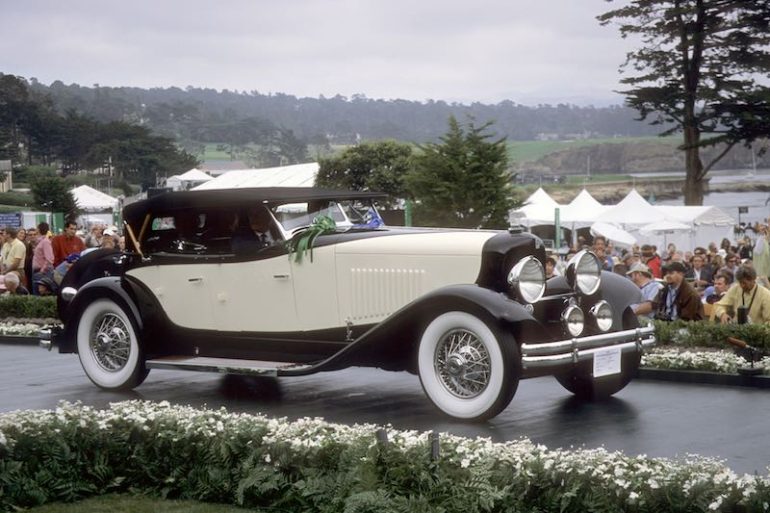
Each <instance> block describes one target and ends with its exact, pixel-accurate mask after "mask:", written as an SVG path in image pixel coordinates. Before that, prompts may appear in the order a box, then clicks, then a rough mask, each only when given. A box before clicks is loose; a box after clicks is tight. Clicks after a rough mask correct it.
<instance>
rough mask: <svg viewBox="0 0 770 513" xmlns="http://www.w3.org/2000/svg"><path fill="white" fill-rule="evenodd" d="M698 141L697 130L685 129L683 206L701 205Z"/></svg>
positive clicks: (693, 128) (701, 187)
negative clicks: (685, 173) (685, 172)
mask: <svg viewBox="0 0 770 513" xmlns="http://www.w3.org/2000/svg"><path fill="white" fill-rule="evenodd" d="M699 139H700V133H699V132H698V129H697V128H695V127H687V128H685V130H684V146H685V149H684V152H685V166H686V170H687V175H686V178H685V181H684V187H683V188H682V193H683V194H684V204H685V205H694V206H701V205H703V178H702V175H703V161H702V160H701V158H700V148H699V147H698V146H697V144H698V141H699Z"/></svg>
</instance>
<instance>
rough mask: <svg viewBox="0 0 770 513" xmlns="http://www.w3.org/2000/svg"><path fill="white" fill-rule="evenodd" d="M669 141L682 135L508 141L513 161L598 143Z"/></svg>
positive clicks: (673, 142) (674, 141)
mask: <svg viewBox="0 0 770 513" xmlns="http://www.w3.org/2000/svg"><path fill="white" fill-rule="evenodd" d="M645 142H647V143H661V142H664V143H667V144H671V146H676V145H677V144H681V137H675V136H672V137H663V138H661V137H656V136H649V137H608V138H604V139H576V140H572V141H508V158H509V159H510V161H511V162H512V163H518V162H534V161H536V160H538V159H540V158H542V157H544V156H546V155H548V154H549V153H555V152H557V151H562V150H570V149H574V148H584V147H586V146H595V145H597V144H620V143H645Z"/></svg>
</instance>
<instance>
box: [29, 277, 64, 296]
mask: <svg viewBox="0 0 770 513" xmlns="http://www.w3.org/2000/svg"><path fill="white" fill-rule="evenodd" d="M33 286H34V287H35V290H34V293H35V295H36V296H53V295H55V294H56V291H57V290H58V287H57V286H56V282H55V281H53V278H51V277H50V276H39V279H36V280H35V282H34V283H33Z"/></svg>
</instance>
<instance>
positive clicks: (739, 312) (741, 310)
mask: <svg viewBox="0 0 770 513" xmlns="http://www.w3.org/2000/svg"><path fill="white" fill-rule="evenodd" d="M735 313H736V315H735V322H737V323H738V324H748V323H749V309H748V307H746V306H739V307H738V308H736V309H735Z"/></svg>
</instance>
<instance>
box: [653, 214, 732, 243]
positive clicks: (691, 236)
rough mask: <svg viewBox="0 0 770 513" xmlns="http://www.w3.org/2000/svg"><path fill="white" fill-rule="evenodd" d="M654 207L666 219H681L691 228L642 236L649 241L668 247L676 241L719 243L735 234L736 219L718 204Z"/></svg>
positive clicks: (681, 221) (675, 220)
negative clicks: (716, 205)
mask: <svg viewBox="0 0 770 513" xmlns="http://www.w3.org/2000/svg"><path fill="white" fill-rule="evenodd" d="M655 209H656V210H658V211H659V212H661V213H662V214H663V215H664V217H665V218H666V220H668V221H671V222H678V223H682V224H684V225H687V226H688V228H689V229H688V230H667V231H665V233H654V234H643V236H642V237H640V238H641V239H642V240H643V241H644V242H646V243H648V244H656V245H657V246H659V247H665V246H667V245H668V244H669V243H672V242H673V243H674V244H675V245H676V247H678V248H684V249H694V248H696V247H698V246H701V247H704V248H705V247H706V246H708V244H709V243H710V242H717V243H719V242H720V241H721V240H722V239H723V238H728V239H732V237H733V236H734V234H733V227H734V226H735V219H733V217H732V216H731V215H729V214H728V213H726V212H725V211H724V210H722V209H720V208H718V207H714V206H671V205H659V206H655ZM661 244H662V245H661Z"/></svg>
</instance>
